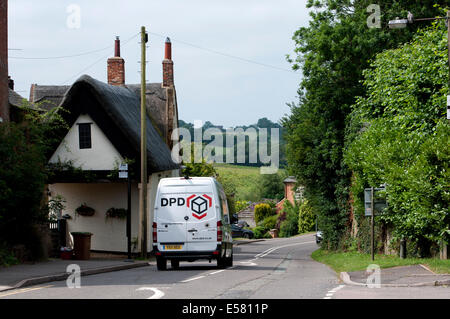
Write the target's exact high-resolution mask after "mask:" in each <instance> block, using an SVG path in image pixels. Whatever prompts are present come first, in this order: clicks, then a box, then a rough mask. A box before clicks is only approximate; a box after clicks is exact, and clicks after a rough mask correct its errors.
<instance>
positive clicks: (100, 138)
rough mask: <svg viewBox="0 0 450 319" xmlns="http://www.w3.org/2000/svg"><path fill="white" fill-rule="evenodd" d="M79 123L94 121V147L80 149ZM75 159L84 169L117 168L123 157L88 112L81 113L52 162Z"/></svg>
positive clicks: (92, 135)
mask: <svg viewBox="0 0 450 319" xmlns="http://www.w3.org/2000/svg"><path fill="white" fill-rule="evenodd" d="M79 123H92V125H91V137H92V148H88V149H80V147H79V136H78V125H77V124H79ZM58 159H59V160H60V161H61V162H67V161H69V160H71V161H73V164H74V166H75V167H81V168H82V169H83V170H112V169H114V168H116V169H117V166H118V164H120V163H122V161H123V158H122V156H121V155H120V153H119V152H118V151H117V150H116V148H115V147H114V146H113V144H112V143H111V142H110V141H109V139H108V138H107V137H106V135H105V134H104V133H103V132H102V130H101V129H100V128H99V127H98V125H97V124H96V123H95V122H94V121H93V120H92V118H91V117H90V116H89V115H87V114H81V115H80V116H79V117H78V118H77V120H76V121H75V123H74V124H73V125H72V127H71V128H70V130H69V132H68V133H67V135H66V136H65V137H64V139H63V141H62V142H61V144H60V145H59V146H58V148H57V149H56V151H55V153H54V154H53V155H52V157H51V158H50V161H49V162H50V163H57V162H58Z"/></svg>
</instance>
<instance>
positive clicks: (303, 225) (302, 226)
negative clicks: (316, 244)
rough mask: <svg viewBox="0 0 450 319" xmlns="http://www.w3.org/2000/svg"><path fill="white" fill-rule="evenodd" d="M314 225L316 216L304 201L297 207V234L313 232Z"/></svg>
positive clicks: (306, 201)
mask: <svg viewBox="0 0 450 319" xmlns="http://www.w3.org/2000/svg"><path fill="white" fill-rule="evenodd" d="M315 225H316V214H315V213H314V211H313V208H312V207H311V205H309V203H308V200H304V201H303V202H302V203H301V204H300V207H299V212H298V232H299V233H300V234H301V233H307V232H309V231H312V230H314V227H315Z"/></svg>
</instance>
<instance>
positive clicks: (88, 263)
mask: <svg viewBox="0 0 450 319" xmlns="http://www.w3.org/2000/svg"><path fill="white" fill-rule="evenodd" d="M259 241H264V239H242V240H236V241H234V243H233V244H234V245H236V246H239V245H245V244H250V243H254V242H259ZM153 261H154V258H150V260H147V261H142V260H141V261H139V260H134V261H131V262H130V261H129V260H127V259H126V256H123V255H115V254H102V253H93V252H91V258H90V259H89V260H62V259H58V258H50V259H49V260H47V261H44V262H36V263H24V264H20V265H14V266H9V267H0V291H7V290H11V289H18V288H22V287H27V286H32V285H38V284H42V283H46V282H52V281H59V280H66V279H67V277H68V276H69V275H70V274H71V272H67V266H69V265H71V264H76V265H78V266H79V267H80V271H81V276H88V275H95V274H101V273H105V272H112V271H119V270H126V269H132V268H138V267H145V266H149V265H151V264H152V262H153Z"/></svg>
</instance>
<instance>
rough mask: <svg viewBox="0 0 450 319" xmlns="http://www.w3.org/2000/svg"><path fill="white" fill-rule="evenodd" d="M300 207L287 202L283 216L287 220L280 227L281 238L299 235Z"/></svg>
mask: <svg viewBox="0 0 450 319" xmlns="http://www.w3.org/2000/svg"><path fill="white" fill-rule="evenodd" d="M298 211H299V207H298V205H292V204H291V202H290V201H288V200H287V201H285V202H284V206H283V214H284V215H285V219H284V220H283V221H282V222H281V225H280V233H279V236H280V237H291V236H294V235H297V234H298Z"/></svg>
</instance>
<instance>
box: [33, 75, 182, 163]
mask: <svg viewBox="0 0 450 319" xmlns="http://www.w3.org/2000/svg"><path fill="white" fill-rule="evenodd" d="M35 90H36V87H35ZM56 91H57V90H56ZM61 91H62V90H61ZM61 91H57V92H61ZM54 92H55V91H54ZM60 105H61V106H62V107H63V108H64V109H67V110H68V111H69V112H70V113H69V115H66V117H67V120H68V122H69V125H72V124H73V123H74V121H75V120H76V118H77V117H78V115H79V114H86V113H87V114H89V115H90V116H91V117H92V118H93V120H94V121H95V122H96V123H97V125H98V126H99V127H100V128H101V129H102V131H103V132H104V133H105V135H106V136H107V137H108V139H109V140H110V141H111V143H113V145H114V146H115V147H116V148H117V150H118V151H119V152H120V153H121V154H122V155H123V156H124V157H129V158H136V157H138V156H137V154H139V150H140V137H141V134H140V96H139V95H137V94H136V90H134V89H133V88H129V87H122V86H113V85H109V84H106V83H103V82H101V81H98V80H95V79H93V78H91V77H90V76H88V75H83V76H81V77H80V78H79V79H78V80H76V81H75V83H74V84H73V85H72V86H71V87H70V88H69V89H68V90H67V92H65V94H64V96H63V98H62V101H61V103H60ZM146 137H147V159H148V171H149V172H159V171H165V170H172V169H177V168H179V165H178V164H176V163H174V162H173V161H172V157H171V152H170V150H169V147H168V146H167V144H166V143H165V142H164V140H163V139H162V138H161V136H160V134H159V133H158V132H157V130H156V129H155V127H154V125H153V124H152V121H151V119H150V117H148V116H147V136H146ZM136 160H137V161H138V159H136Z"/></svg>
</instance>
